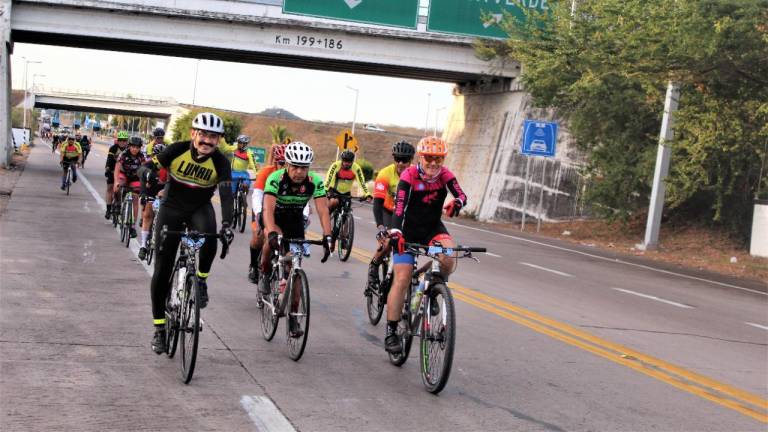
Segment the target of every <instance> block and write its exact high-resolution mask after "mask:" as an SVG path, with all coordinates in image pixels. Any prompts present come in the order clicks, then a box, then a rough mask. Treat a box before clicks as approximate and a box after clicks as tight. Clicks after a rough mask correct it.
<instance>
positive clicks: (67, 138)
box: [44, 132, 91, 190]
mask: <svg viewBox="0 0 768 432" xmlns="http://www.w3.org/2000/svg"><path fill="white" fill-rule="evenodd" d="M44 139H45V138H44ZM50 139H51V150H52V152H54V153H55V152H56V150H58V151H59V156H60V157H59V164H60V165H61V168H62V170H63V172H62V175H61V190H64V189H65V188H66V185H65V181H66V177H67V170H68V169H70V168H71V169H72V182H73V183H75V182H77V168H78V166H79V167H81V168H82V167H83V166H85V160H86V159H87V158H88V153H90V152H91V139H90V138H89V137H88V135H85V134H80V132H77V133H76V134H74V135H72V134H70V133H68V132H62V133H55V134H54V133H52V134H51V135H50Z"/></svg>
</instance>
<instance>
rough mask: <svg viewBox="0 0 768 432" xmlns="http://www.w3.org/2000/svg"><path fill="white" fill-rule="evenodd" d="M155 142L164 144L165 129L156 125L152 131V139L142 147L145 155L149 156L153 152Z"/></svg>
mask: <svg viewBox="0 0 768 432" xmlns="http://www.w3.org/2000/svg"><path fill="white" fill-rule="evenodd" d="M155 144H163V146H165V129H163V128H161V127H157V128H155V129H154V130H153V131H152V140H151V141H150V142H148V143H147V146H146V147H145V148H144V154H145V155H147V157H150V158H151V157H152V156H153V155H154V154H155V149H154V147H155Z"/></svg>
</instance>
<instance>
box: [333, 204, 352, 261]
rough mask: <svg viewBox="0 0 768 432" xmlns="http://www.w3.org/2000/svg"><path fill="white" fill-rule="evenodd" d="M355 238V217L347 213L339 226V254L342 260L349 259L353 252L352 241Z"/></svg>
mask: <svg viewBox="0 0 768 432" xmlns="http://www.w3.org/2000/svg"><path fill="white" fill-rule="evenodd" d="M354 240H355V218H354V217H352V215H351V214H345V215H344V217H343V218H342V220H341V224H340V227H339V244H338V251H337V252H338V254H339V259H340V260H341V261H346V260H348V259H349V255H350V254H351V253H352V243H353V242H354Z"/></svg>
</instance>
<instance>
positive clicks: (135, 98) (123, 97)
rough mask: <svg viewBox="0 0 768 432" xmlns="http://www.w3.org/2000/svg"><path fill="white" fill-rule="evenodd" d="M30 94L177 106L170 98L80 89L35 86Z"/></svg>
mask: <svg viewBox="0 0 768 432" xmlns="http://www.w3.org/2000/svg"><path fill="white" fill-rule="evenodd" d="M31 93H34V94H36V95H51V96H64V97H77V96H80V97H92V98H100V99H107V100H113V101H119V102H133V103H141V104H145V105H177V104H178V103H177V102H176V100H175V99H173V98H170V97H158V96H151V95H141V94H133V93H114V92H95V91H89V90H81V89H63V88H55V87H43V86H40V85H36V86H34V87H32V90H31Z"/></svg>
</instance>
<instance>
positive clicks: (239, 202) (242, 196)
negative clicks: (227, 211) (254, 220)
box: [233, 180, 248, 232]
mask: <svg viewBox="0 0 768 432" xmlns="http://www.w3.org/2000/svg"><path fill="white" fill-rule="evenodd" d="M234 206H235V208H234V213H233V214H234V215H235V226H234V228H235V229H236V230H238V231H239V232H243V231H245V226H246V225H247V224H248V184H247V183H246V182H244V181H242V180H239V181H237V191H236V192H235V200H234Z"/></svg>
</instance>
